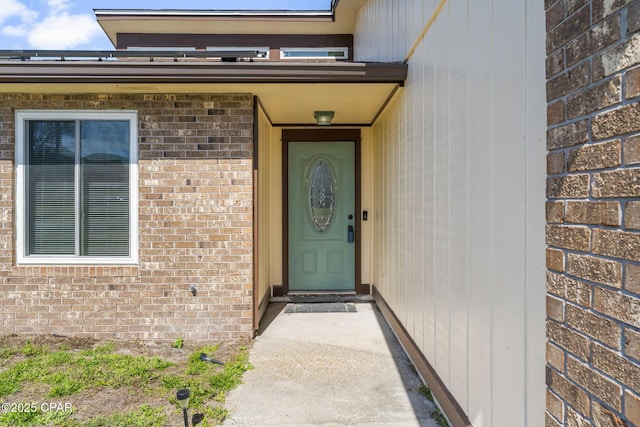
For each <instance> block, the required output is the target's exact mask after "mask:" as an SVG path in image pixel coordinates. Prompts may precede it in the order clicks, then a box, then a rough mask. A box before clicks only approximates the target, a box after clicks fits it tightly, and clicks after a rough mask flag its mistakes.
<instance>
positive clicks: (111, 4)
mask: <svg viewBox="0 0 640 427" xmlns="http://www.w3.org/2000/svg"><path fill="white" fill-rule="evenodd" d="M330 5H331V0H179V1H178V0H0V50H5V49H11V50H14V49H40V50H45V49H54V50H65V49H81V50H111V49H113V45H112V44H111V42H110V41H109V39H108V38H107V36H106V35H105V34H104V32H103V31H102V29H101V28H100V26H99V25H98V23H97V21H96V17H95V15H94V13H93V9H238V10H245V9H246V10H328V9H329V8H330Z"/></svg>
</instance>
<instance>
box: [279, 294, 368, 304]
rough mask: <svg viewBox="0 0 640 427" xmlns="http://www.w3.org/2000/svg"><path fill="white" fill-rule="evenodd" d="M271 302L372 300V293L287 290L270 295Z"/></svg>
mask: <svg viewBox="0 0 640 427" xmlns="http://www.w3.org/2000/svg"><path fill="white" fill-rule="evenodd" d="M270 301H271V302H287V303H323V302H373V296H372V295H358V294H356V293H355V292H289V294H288V295H285V296H282V297H272V298H271V300H270Z"/></svg>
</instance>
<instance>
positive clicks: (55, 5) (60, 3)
mask: <svg viewBox="0 0 640 427" xmlns="http://www.w3.org/2000/svg"><path fill="white" fill-rule="evenodd" d="M47 6H49V8H50V9H53V10H54V11H56V12H61V11H63V10H69V9H70V8H71V2H70V0H47Z"/></svg>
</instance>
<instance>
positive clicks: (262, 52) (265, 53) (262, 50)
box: [207, 46, 269, 59]
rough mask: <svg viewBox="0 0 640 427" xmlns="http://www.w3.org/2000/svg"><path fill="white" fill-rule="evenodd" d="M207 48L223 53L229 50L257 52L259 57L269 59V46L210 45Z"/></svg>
mask: <svg viewBox="0 0 640 427" xmlns="http://www.w3.org/2000/svg"><path fill="white" fill-rule="evenodd" d="M207 50H212V51H216V52H221V53H227V52H256V57H257V58H265V59H269V48H268V47H254V46H251V47H212V46H208V47H207Z"/></svg>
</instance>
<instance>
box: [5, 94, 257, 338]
mask: <svg viewBox="0 0 640 427" xmlns="http://www.w3.org/2000/svg"><path fill="white" fill-rule="evenodd" d="M16 109H79V110H100V109H131V110H137V111H138V112H139V118H138V120H139V238H140V245H139V246H140V247H139V264H138V265H137V266H16V263H15V248H14V243H13V242H14V236H15V225H14V215H15V211H14V209H15V207H14V206H15V171H14V148H15V147H14V144H15V130H14V128H15V124H14V121H15V110H16ZM252 122H253V113H252V97H251V96H250V95H142V94H139V95H138V94H91V95H15V94H8V95H4V94H0V186H1V187H2V198H1V199H0V209H1V211H0V212H1V218H2V223H1V224H0V280H1V283H2V285H1V286H2V289H1V290H2V292H0V326H1V329H0V333H18V334H31V333H38V334H41V333H56V334H62V335H88V336H94V337H111V338H140V339H157V340H173V339H175V338H178V337H183V338H185V339H186V340H190V341H205V340H217V339H227V338H234V337H239V336H249V335H251V333H252V282H253V255H252V254H253V229H252V224H253V218H252V210H253V208H252V204H253V182H252V169H253V166H252V156H253V145H252V127H253V123H252ZM191 285H196V286H197V289H198V292H197V296H195V297H194V296H193V295H192V294H191V292H190V290H189V288H190V286H191Z"/></svg>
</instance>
